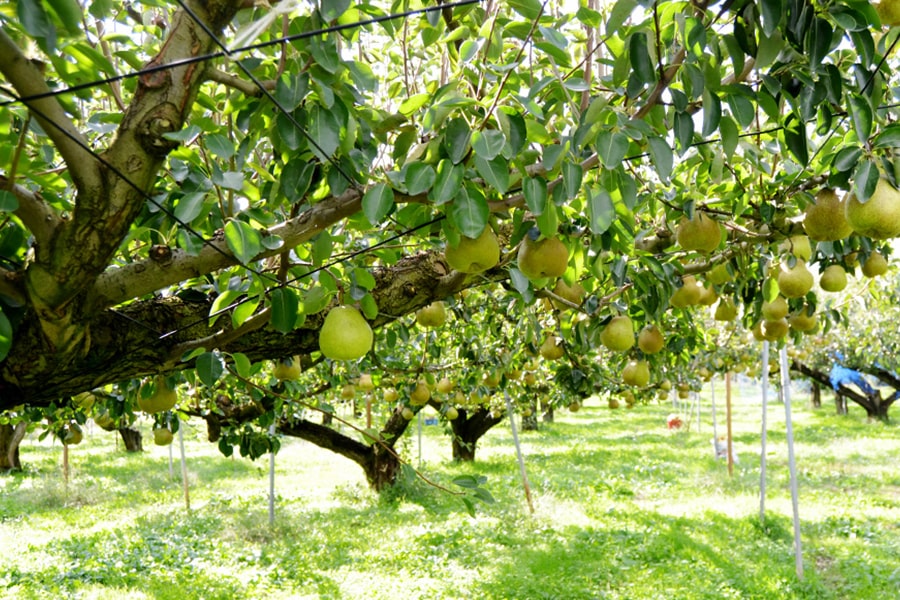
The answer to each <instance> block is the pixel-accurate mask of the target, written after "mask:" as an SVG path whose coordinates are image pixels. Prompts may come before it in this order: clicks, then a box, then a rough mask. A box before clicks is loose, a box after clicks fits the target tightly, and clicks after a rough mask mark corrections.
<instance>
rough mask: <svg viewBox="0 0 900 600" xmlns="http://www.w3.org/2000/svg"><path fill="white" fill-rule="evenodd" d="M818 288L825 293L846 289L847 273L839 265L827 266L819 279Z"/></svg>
mask: <svg viewBox="0 0 900 600" xmlns="http://www.w3.org/2000/svg"><path fill="white" fill-rule="evenodd" d="M819 287H821V288H822V289H823V290H825V291H826V292H840V291H841V290H843V289H844V288H845V287H847V271H845V270H844V267H842V266H841V265H828V266H827V267H825V270H824V271H822V276H821V277H820V278H819Z"/></svg>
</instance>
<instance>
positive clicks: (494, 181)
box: [475, 156, 509, 194]
mask: <svg viewBox="0 0 900 600" xmlns="http://www.w3.org/2000/svg"><path fill="white" fill-rule="evenodd" d="M475 170H476V171H478V174H479V175H481V176H482V177H483V178H484V180H485V181H486V182H488V183H489V184H490V185H491V186H493V187H494V189H496V190H497V191H498V192H500V193H501V194H503V193H505V192H506V190H507V189H508V188H509V163H507V162H506V159H505V158H503V157H502V156H497V157H495V158H493V159H492V160H485V159H483V158H482V157H480V156H476V157H475Z"/></svg>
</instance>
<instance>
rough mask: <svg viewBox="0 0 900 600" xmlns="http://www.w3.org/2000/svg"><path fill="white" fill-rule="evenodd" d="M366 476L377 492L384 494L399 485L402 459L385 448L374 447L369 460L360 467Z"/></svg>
mask: <svg viewBox="0 0 900 600" xmlns="http://www.w3.org/2000/svg"><path fill="white" fill-rule="evenodd" d="M360 466H361V467H362V468H363V471H364V472H365V474H366V480H367V481H368V482H369V485H370V486H372V489H373V490H375V491H376V492H383V491H384V490H386V489H388V488H389V487H391V486H393V485H394V484H395V483H397V476H398V475H399V474H400V467H401V463H400V459H399V458H397V456H396V455H395V454H393V453H391V452H388V451H387V450H386V449H384V448H383V447H380V446H378V445H376V446H374V447H373V449H372V452H371V453H370V454H369V460H367V461H365V462H364V463H362V464H361V465H360Z"/></svg>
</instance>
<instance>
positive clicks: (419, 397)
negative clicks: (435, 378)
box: [409, 381, 431, 406]
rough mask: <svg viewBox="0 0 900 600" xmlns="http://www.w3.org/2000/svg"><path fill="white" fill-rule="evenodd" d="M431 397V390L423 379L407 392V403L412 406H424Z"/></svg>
mask: <svg viewBox="0 0 900 600" xmlns="http://www.w3.org/2000/svg"><path fill="white" fill-rule="evenodd" d="M430 399H431V390H430V389H429V388H428V384H427V383H425V382H424V381H419V382H417V383H416V387H414V388H413V391H412V392H411V393H410V394H409V403H410V404H412V405H413V406H424V405H425V403H427V402H428V401H429V400H430Z"/></svg>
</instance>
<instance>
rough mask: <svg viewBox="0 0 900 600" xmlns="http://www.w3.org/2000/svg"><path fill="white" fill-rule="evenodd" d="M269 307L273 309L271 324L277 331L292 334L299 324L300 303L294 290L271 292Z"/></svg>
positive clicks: (283, 289)
mask: <svg viewBox="0 0 900 600" xmlns="http://www.w3.org/2000/svg"><path fill="white" fill-rule="evenodd" d="M269 306H271V307H272V318H271V319H270V323H271V324H272V327H274V328H275V330H276V331H280V332H281V333H290V332H291V331H293V330H294V325H295V324H296V323H297V315H298V314H299V312H300V302H299V300H298V299H297V292H295V291H294V290H293V289H292V288H286V287H280V288H275V289H274V290H272V291H271V292H269Z"/></svg>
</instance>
